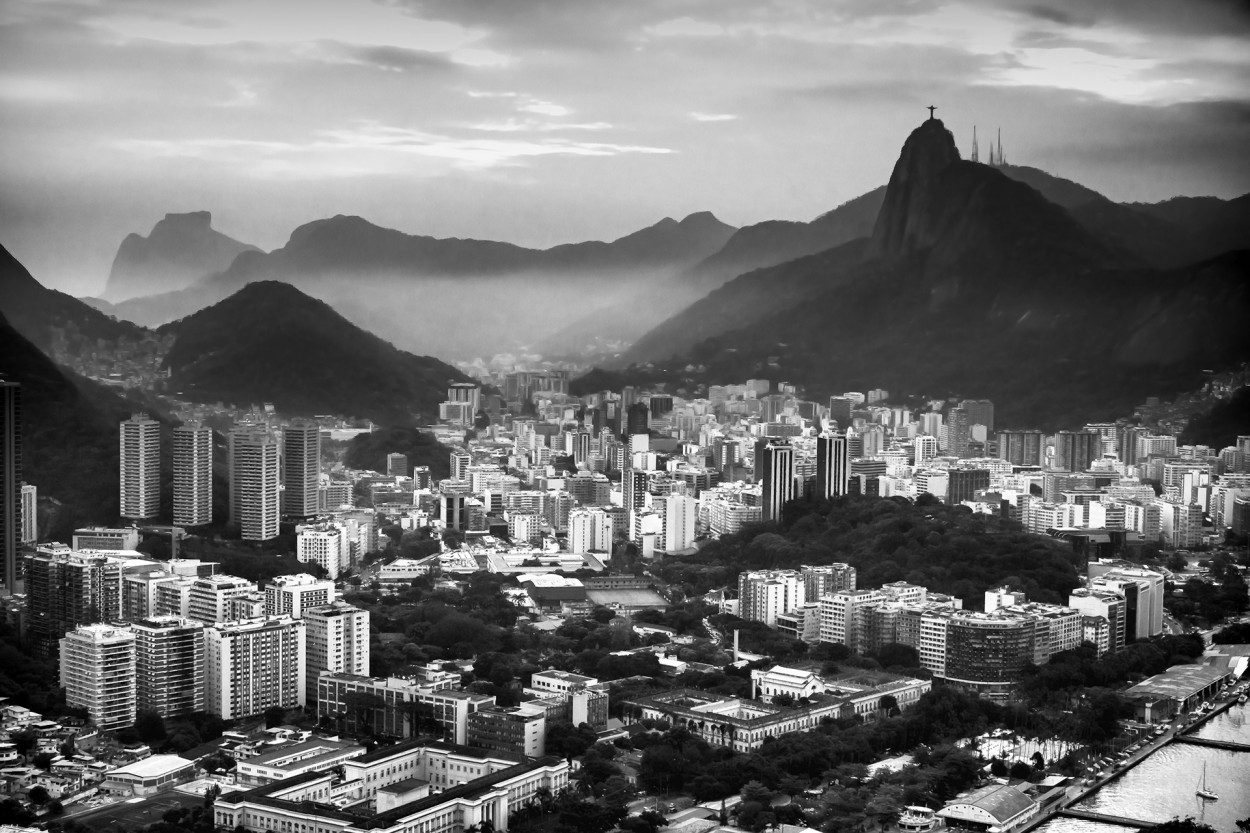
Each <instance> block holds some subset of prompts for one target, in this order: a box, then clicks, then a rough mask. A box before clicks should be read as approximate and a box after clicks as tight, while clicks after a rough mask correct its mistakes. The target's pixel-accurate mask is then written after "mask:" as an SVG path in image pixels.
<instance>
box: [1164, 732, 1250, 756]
mask: <svg viewBox="0 0 1250 833" xmlns="http://www.w3.org/2000/svg"><path fill="white" fill-rule="evenodd" d="M1176 742H1177V743H1188V744H1190V745H1192V746H1209V747H1211V748H1212V749H1228V750H1229V751H1232V752H1250V743H1236V742H1235V741H1231V740H1212V739H1211V738H1196V737H1194V736H1193V735H1177V736H1176Z"/></svg>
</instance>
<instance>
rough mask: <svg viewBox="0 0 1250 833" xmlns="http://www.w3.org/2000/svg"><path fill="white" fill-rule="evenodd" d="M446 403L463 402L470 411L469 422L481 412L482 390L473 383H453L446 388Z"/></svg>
mask: <svg viewBox="0 0 1250 833" xmlns="http://www.w3.org/2000/svg"><path fill="white" fill-rule="evenodd" d="M447 401H448V402H464V403H466V404H468V406H469V410H470V412H471V413H470V417H469V421H470V422H472V418H473V415H476V414H477V412H478V411H480V410H482V388H481V386H480V385H477V384H474V383H473V382H455V383H453V384H450V385H448V386H447Z"/></svg>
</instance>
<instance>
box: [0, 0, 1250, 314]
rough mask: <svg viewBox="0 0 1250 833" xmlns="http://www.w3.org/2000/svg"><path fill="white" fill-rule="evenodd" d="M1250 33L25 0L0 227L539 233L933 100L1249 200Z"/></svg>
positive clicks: (877, 179)
mask: <svg viewBox="0 0 1250 833" xmlns="http://www.w3.org/2000/svg"><path fill="white" fill-rule="evenodd" d="M1248 33H1250V22H1248V18H1247V15H1246V14H1245V13H1244V7H1242V6H1240V5H1238V4H1235V3H1221V2H1187V3H1184V4H1176V3H1170V2H1115V3H1099V4H1096V5H1091V4H1087V3H1080V2H1045V3H990V2H958V3H939V2H918V3H872V2H850V3H823V2H787V3H781V2H778V3H768V4H761V3H757V2H702V3H701V2H684V3H665V2H640V3H606V2H553V3H524V2H522V3H485V2H481V3H479V2H468V3H463V2H447V3H441V2H353V3H343V2H334V3H330V2H293V1H292V2H264V3H245V2H228V1H223V2H212V3H199V4H195V5H194V6H188V5H183V4H178V5H172V4H168V3H162V2H144V0H135V1H134V2H107V3H103V2H101V3H94V2H66V3H44V2H17V1H15V2H8V3H5V4H4V5H3V7H0V107H2V108H3V111H4V122H5V129H4V133H3V145H4V149H5V153H4V154H3V157H2V158H0V225H2V226H3V227H4V229H5V230H6V240H5V242H6V245H8V246H9V247H10V249H11V250H12V251H13V252H14V254H15V255H16V256H18V257H19V258H20V259H21V260H22V261H23V262H24V263H26V264H27V266H28V267H30V268H31V269H32V271H33V272H34V273H35V274H37V275H38V276H39V278H40V280H42V281H43V282H44V283H46V284H47V285H49V286H52V287H54V288H57V289H62V290H65V291H67V292H69V293H71V294H77V295H89V294H98V293H99V292H100V291H101V289H102V287H103V283H104V280H105V278H106V277H107V274H108V269H109V264H110V262H111V259H112V257H113V255H114V253H115V252H116V247H117V243H118V241H119V240H120V239H121V238H122V237H124V236H125V235H126V234H127V233H130V232H132V231H137V232H140V233H144V232H146V230H147V229H149V228H151V226H152V224H153V223H155V222H156V221H157V220H159V219H160V218H161V217H162V216H164V214H165V213H167V212H179V211H192V210H210V211H212V212H213V214H214V222H215V226H216V227H217V228H218V229H220V230H222V231H224V232H225V233H227V234H230V235H232V236H234V237H236V238H238V239H243V240H247V241H248V242H251V243H254V244H256V245H258V246H260V247H261V248H264V249H267V250H268V249H272V248H276V247H278V246H280V245H282V244H283V243H284V242H285V241H286V238H287V236H288V235H289V233H290V232H291V230H292V229H294V228H295V227H296V226H298V225H300V224H302V223H304V222H308V221H310V220H313V219H317V218H320V217H326V216H332V215H335V214H359V215H361V216H364V217H366V218H367V219H369V220H371V221H372V222H375V223H377V224H379V225H382V226H386V227H391V228H396V229H399V230H402V231H405V232H408V233H414V234H428V235H433V236H436V237H445V236H456V237H474V238H479V239H495V240H502V241H508V242H514V243H518V244H521V245H526V246H537V247H545V246H550V245H553V244H556V243H564V242H575V241H579V240H586V239H613V238H615V237H619V236H621V235H624V234H627V233H629V232H631V231H634V230H636V229H638V228H641V227H643V226H646V225H649V224H651V223H653V222H655V221H656V220H658V219H659V218H660V217H662V216H665V215H670V216H673V217H677V218H680V217H682V216H685V215H686V214H688V213H690V212H694V211H700V210H709V211H712V212H714V213H715V214H716V215H717V216H718V217H720V218H721V219H722V220H724V221H725V222H728V223H731V224H733V225H745V224H749V223H754V222H758V221H761V220H765V219H793V220H810V219H812V218H813V217H815V216H817V215H818V214H820V213H822V212H825V211H827V210H829V209H831V208H833V207H834V206H836V205H838V204H839V203H841V202H844V201H845V200H847V199H850V198H852V197H854V196H857V195H858V194H861V193H863V192H865V191H867V190H869V189H871V188H874V187H876V186H878V185H880V184H881V183H883V182H884V181H885V180H886V178H887V177H888V176H889V172H890V168H891V166H892V164H893V162H894V159H895V157H896V153H897V145H898V137H899V136H901V135H905V133H906V132H907V131H908V130H909V129H910V128H911V126H913V125H914V124H915V123H916V122H917V121H919V119H920V117H922V116H923V114H924V110H923V107H924V106H925V105H928V104H936V105H937V106H938V108H939V109H938V117H939V118H943V119H945V121H946V124H947V126H948V127H949V128H950V129H951V130H952V131H953V132H954V134H955V136H956V138H957V141H958V143H959V145H960V149H961V151H962V153H963V154H964V155H965V157H966V156H967V154H968V151H969V146H970V142H971V136H972V128H973V125H977V126H978V128H979V130H980V131H981V133H980V135H981V136H982V137H988V136H989V135H990V134H992V133H993V132H994V131H996V130H997V129H998V128H1002V130H1003V141H1004V145H1005V147H1006V150H1007V153H1008V158H1009V159H1010V160H1011V161H1013V162H1015V163H1017V164H1022V165H1031V166H1036V167H1040V168H1043V169H1045V170H1048V171H1050V172H1051V173H1054V174H1056V175H1059V176H1064V177H1067V178H1070V179H1073V180H1076V181H1078V182H1081V183H1083V184H1085V185H1088V186H1089V187H1092V188H1094V189H1096V190H1099V191H1101V192H1103V193H1104V194H1106V195H1107V196H1109V197H1111V198H1112V199H1114V200H1118V201H1133V200H1146V201H1157V200H1161V199H1164V198H1167V197H1171V196H1176V195H1201V194H1211V195H1215V196H1221V197H1232V196H1236V195H1238V194H1240V193H1243V192H1244V191H1246V190H1247V189H1250V165H1248V164H1247V154H1246V153H1245V150H1244V148H1245V147H1247V146H1250V119H1248V117H1247V112H1248V106H1250V101H1248V98H1247V96H1248V91H1250V84H1247V79H1248V77H1250V75H1248V69H1250V49H1247V48H1246V47H1247V34H1248ZM1143 172H1149V175H1148V176H1143Z"/></svg>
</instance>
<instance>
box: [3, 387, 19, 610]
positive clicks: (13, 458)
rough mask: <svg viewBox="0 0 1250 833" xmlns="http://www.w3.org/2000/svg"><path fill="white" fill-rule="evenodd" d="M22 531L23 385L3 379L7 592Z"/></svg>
mask: <svg viewBox="0 0 1250 833" xmlns="http://www.w3.org/2000/svg"><path fill="white" fill-rule="evenodd" d="M21 531H22V386H21V385H20V384H18V383H17V382H10V381H8V380H6V379H0V548H3V551H2V553H0V554H2V555H3V556H4V587H5V592H6V593H8V595H10V596H12V595H13V593H14V591H15V588H16V583H17V551H18V548H19V547H20V546H21V541H20V538H21Z"/></svg>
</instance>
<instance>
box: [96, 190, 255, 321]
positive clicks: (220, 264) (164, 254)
mask: <svg viewBox="0 0 1250 833" xmlns="http://www.w3.org/2000/svg"><path fill="white" fill-rule="evenodd" d="M212 220H213V217H212V215H211V214H210V213H209V212H207V211H193V212H190V213H188V214H166V215H165V219H163V220H161V221H160V222H158V223H157V224H156V225H155V226H153V227H152V232H151V234H149V235H148V236H147V237H142V236H140V235H138V234H128V235H126V239H125V240H123V241H122V244H121V246H120V247H119V248H118V250H117V255H116V257H114V258H113V268H112V270H111V271H110V272H109V279H108V283H107V285H106V286H105V289H104V293H103V295H102V298H101V300H104V301H108V302H111V303H116V302H117V301H124V300H126V299H127V298H135V297H140V296H144V295H155V294H158V293H161V292H172V291H174V290H178V289H182V288H184V287H186V286H189V285H191V284H192V283H194V282H195V281H196V280H198V279H200V278H203V277H206V276H208V275H212V274H215V273H217V272H220V271H222V270H223V269H226V268H228V267H229V266H230V264H231V263H233V262H234V259H235V258H236V257H238V256H239V255H240V254H241V253H243V252H249V251H252V252H254V251H259V249H257V248H256V247H255V246H252V245H249V244H247V243H240V242H239V241H238V240H235V239H233V238H230V237H227V236H226V235H224V234H222V233H221V232H219V231H216V230H215V229H213V227H212Z"/></svg>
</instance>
